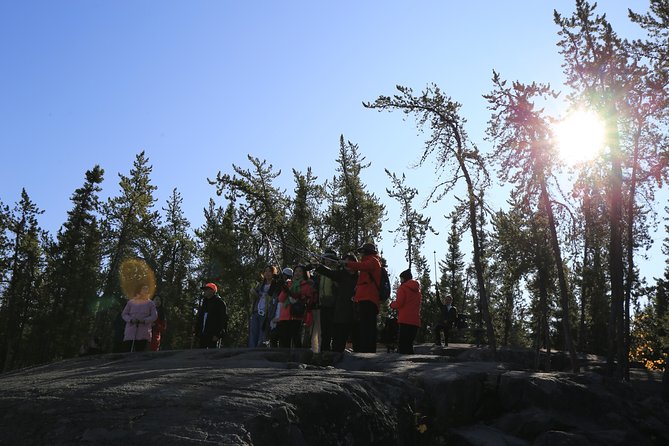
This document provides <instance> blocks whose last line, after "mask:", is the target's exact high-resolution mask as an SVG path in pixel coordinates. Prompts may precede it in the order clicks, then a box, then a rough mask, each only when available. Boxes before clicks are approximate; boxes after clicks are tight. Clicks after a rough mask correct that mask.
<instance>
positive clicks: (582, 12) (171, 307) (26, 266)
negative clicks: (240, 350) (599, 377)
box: [0, 0, 669, 379]
mask: <svg viewBox="0 0 669 446" xmlns="http://www.w3.org/2000/svg"><path fill="white" fill-rule="evenodd" d="M630 19H631V20H632V21H634V22H635V23H637V24H639V26H641V27H642V29H644V30H645V31H647V39H645V40H638V41H628V40H626V39H624V38H621V37H619V36H618V35H617V34H616V33H615V31H614V30H613V28H612V27H611V25H610V23H609V22H608V21H607V19H606V17H605V16H600V15H598V14H597V12H596V8H595V5H591V4H589V3H588V2H586V1H583V0H576V2H575V11H574V13H573V14H572V15H570V16H562V15H560V14H558V13H557V12H555V16H554V21H555V23H556V25H557V27H558V36H559V39H560V40H559V42H558V47H559V48H560V54H562V55H563V57H564V64H563V67H564V72H565V75H566V79H567V82H566V85H565V87H566V88H567V89H568V90H567V94H566V100H567V102H568V103H569V104H570V106H572V107H573V108H577V107H584V108H588V109H591V110H593V111H596V112H597V113H598V114H599V115H600V116H601V117H602V118H603V119H604V121H605V125H606V148H607V150H606V152H605V154H604V155H603V156H602V157H600V158H599V159H596V160H594V161H592V162H589V163H585V164H583V165H581V166H578V167H577V168H576V169H575V172H574V174H575V178H576V181H575V182H574V184H573V187H572V190H571V191H569V192H565V191H563V190H562V189H561V188H560V183H559V182H558V175H559V174H560V173H561V172H562V171H563V166H561V163H560V160H559V159H558V157H557V153H556V144H555V137H554V135H553V131H552V123H553V122H554V121H555V119H556V118H555V117H554V116H550V115H549V114H548V113H547V112H546V111H545V110H546V105H548V104H551V102H552V101H555V100H557V97H558V95H560V94H561V92H558V91H555V90H554V89H552V87H551V86H549V85H544V84H541V83H538V82H532V83H522V82H520V81H513V82H509V81H507V80H505V79H504V78H503V77H502V75H501V74H500V73H497V72H493V76H492V80H491V91H490V92H489V93H487V94H484V97H485V99H486V100H487V101H488V104H489V110H490V112H491V117H490V120H489V123H488V128H487V132H486V134H487V142H488V143H489V144H490V147H489V150H487V151H485V152H482V151H480V150H479V148H478V147H477V146H476V145H475V144H474V143H473V142H472V141H471V140H470V139H469V136H468V134H467V132H466V119H465V117H463V116H461V114H460V108H461V105H460V104H459V103H457V102H455V101H454V100H453V99H452V98H451V97H449V96H448V95H447V94H445V93H444V92H443V91H442V90H441V89H440V88H439V87H438V86H436V85H428V86H427V87H426V88H425V89H424V90H423V91H421V92H420V93H414V91H413V90H412V89H411V88H408V87H404V86H397V92H396V94H395V95H393V96H380V97H379V98H377V99H376V100H375V101H371V102H363V105H364V106H365V107H367V108H370V109H376V110H378V111H400V112H402V113H404V114H405V115H407V116H410V117H413V118H415V120H416V125H417V126H418V128H419V129H420V130H423V129H424V128H427V129H428V130H429V132H426V134H427V135H428V136H427V138H426V140H425V147H424V149H423V151H422V153H421V154H420V161H419V163H418V167H420V166H423V165H425V164H429V165H431V166H433V167H434V169H435V174H436V179H435V184H434V187H433V188H432V190H431V191H430V192H429V194H428V195H427V198H426V199H425V200H424V202H423V204H422V205H421V204H420V203H418V191H417V190H416V189H415V188H413V187H411V185H408V184H406V178H405V177H404V176H401V177H399V176H397V175H396V174H395V173H393V172H389V171H386V173H387V175H388V179H389V184H390V186H389V187H388V188H386V194H387V196H388V197H389V198H391V199H395V200H397V201H398V203H399V205H400V212H401V215H400V217H399V219H398V220H397V227H395V228H393V229H391V230H390V232H393V233H394V234H395V242H396V243H401V244H403V245H404V246H406V249H405V258H406V260H407V262H408V263H409V265H410V266H411V267H413V268H414V270H415V272H416V273H417V274H416V276H417V278H418V280H419V282H420V283H421V286H422V289H423V296H424V302H423V327H421V330H420V331H419V336H418V340H419V341H424V340H426V339H427V340H431V338H430V333H429V327H430V326H431V325H432V324H433V323H434V322H435V318H436V317H437V315H438V302H437V299H436V294H435V286H436V288H438V289H439V290H440V291H441V293H442V294H444V293H448V294H450V295H452V296H453V298H454V303H455V305H456V306H457V307H458V308H459V309H460V310H461V312H464V313H469V314H471V315H475V316H477V318H478V319H476V318H475V320H476V321H477V322H476V323H477V324H478V325H479V327H480V329H481V330H482V331H483V332H484V333H485V337H486V341H487V343H488V345H489V346H490V348H491V349H492V350H493V352H496V350H497V349H498V348H500V347H506V346H524V347H531V348H534V349H535V350H536V352H537V356H536V357H537V363H536V367H537V369H539V368H541V369H545V370H549V369H550V352H551V350H552V349H560V350H565V351H566V352H568V354H569V356H570V359H571V361H572V369H573V370H574V371H578V370H579V368H580V364H579V355H578V353H577V352H584V353H593V354H598V355H604V356H606V358H607V362H608V364H609V373H610V374H611V375H612V376H616V377H618V378H626V379H629V367H630V365H631V363H638V364H641V365H643V366H645V367H647V368H651V369H665V371H666V369H667V368H666V365H665V364H666V349H667V347H668V340H667V330H668V329H669V314H668V312H667V295H668V294H669V268H667V269H665V275H664V277H662V278H660V279H657V280H656V283H654V284H647V283H645V282H644V281H642V280H641V279H640V275H639V271H638V266H637V265H636V263H635V259H637V258H638V256H639V255H643V252H644V250H647V249H648V247H649V246H650V245H651V244H652V243H653V241H652V239H651V237H650V233H651V229H653V228H654V227H655V226H656V225H657V224H658V218H659V217H658V215H657V212H656V211H655V207H654V204H655V192H656V191H657V189H658V188H661V187H663V186H664V183H665V182H666V180H667V173H668V172H669V171H668V169H667V159H668V155H667V154H668V153H669V150H668V144H667V143H668V141H669V140H668V133H667V128H668V126H667V124H668V122H669V121H668V118H669V114H668V111H669V107H668V106H667V105H668V104H669V94H668V93H669V54H668V53H669V33H667V29H669V27H668V25H669V0H651V1H650V10H649V12H648V13H646V14H643V15H642V14H636V13H634V12H633V11H630ZM248 161H249V166H248V167H242V166H236V165H233V166H232V173H221V172H219V173H218V175H217V176H216V178H215V179H214V180H211V184H212V185H213V186H215V189H216V193H217V195H218V196H221V197H223V199H224V205H217V204H216V202H215V201H214V200H213V199H212V200H210V202H209V206H208V207H207V208H206V209H205V210H204V216H205V222H204V224H203V225H202V226H201V227H200V228H192V227H191V224H190V222H189V221H188V219H187V218H186V217H185V216H184V214H183V211H182V208H181V205H182V198H181V195H180V194H179V192H178V191H177V190H176V189H173V192H172V195H171V196H170V198H169V199H168V200H167V201H166V203H165V204H164V206H163V207H161V208H160V210H158V209H156V206H157V204H156V200H155V199H154V193H155V191H156V186H154V185H153V184H152V183H151V171H152V167H151V165H150V164H149V160H148V158H147V157H146V155H145V153H144V152H141V153H139V154H138V155H137V157H136V159H135V161H134V164H133V167H132V169H131V170H130V172H129V174H128V175H124V174H119V191H118V195H116V196H114V197H111V198H109V199H108V200H107V201H106V202H104V203H101V202H100V200H99V193H100V191H101V184H102V183H103V180H104V171H103V169H102V168H100V167H99V166H94V167H93V168H92V169H91V170H89V171H87V172H86V174H85V181H84V184H83V185H82V187H80V188H78V189H77V190H76V191H74V193H73V195H72V197H71V201H72V208H71V210H70V211H69V212H68V215H67V220H66V222H65V223H64V224H63V226H62V227H61V228H60V230H59V231H58V233H57V234H55V236H53V235H51V234H48V233H47V232H45V231H43V230H42V229H41V228H40V227H39V225H38V223H37V216H38V215H40V213H41V212H42V211H41V210H40V209H39V207H38V205H37V204H35V203H33V202H32V201H31V199H30V197H29V196H28V194H27V192H26V191H25V189H24V190H23V191H22V193H21V199H20V200H19V201H18V202H17V203H16V204H15V205H14V207H13V208H11V209H10V208H9V206H8V205H5V204H3V203H1V202H0V335H1V336H2V337H1V339H3V342H2V343H0V369H1V370H5V371H6V370H11V369H14V368H17V367H23V366H27V365H31V364H37V363H43V362H49V361H54V360H58V359H62V358H68V357H73V356H76V355H77V354H78V352H79V349H80V347H81V346H82V345H86V344H87V343H88V341H89V340H90V338H91V337H98V338H99V339H100V340H101V341H102V344H103V348H106V349H108V348H109V346H110V345H111V334H112V332H113V321H114V318H115V317H116V316H117V314H118V313H119V312H120V311H121V309H122V308H123V307H122V305H123V304H124V296H123V293H122V291H121V288H120V283H119V274H118V272H119V268H120V265H121V263H122V262H123V260H125V259H127V258H141V259H143V260H144V261H146V262H147V264H148V265H149V266H150V267H151V268H152V269H153V271H154V272H155V275H156V278H157V281H158V282H157V294H159V295H160V296H161V300H162V303H163V306H164V308H165V309H166V312H167V314H168V317H169V321H168V324H169V325H168V330H167V332H166V333H165V337H164V341H163V346H164V348H167V349H176V348H188V347H189V346H191V347H192V342H193V341H192V327H193V319H194V313H195V310H196V309H197V306H198V296H199V285H200V284H201V283H202V282H206V281H213V282H216V283H217V284H218V285H219V287H220V289H221V294H222V295H223V296H224V297H225V298H226V301H227V302H228V310H229V313H230V315H231V320H230V324H229V327H230V339H229V340H228V342H229V344H230V345H245V339H246V336H247V320H248V315H249V310H250V309H249V308H248V305H247V301H246V298H245V296H246V295H247V292H248V289H249V288H251V287H252V286H253V285H254V283H255V281H256V280H257V279H258V274H259V272H260V271H261V270H262V269H263V267H264V266H265V265H266V264H275V263H279V265H278V266H286V265H294V264H296V263H298V262H300V261H304V260H305V254H306V253H309V252H318V251H321V250H324V249H326V248H330V247H334V248H335V249H336V250H337V251H339V252H340V254H344V253H347V252H351V251H354V250H355V248H356V247H358V246H359V245H360V244H362V243H363V242H366V241H375V240H378V238H379V235H380V234H381V233H382V231H383V229H384V228H383V223H384V221H385V216H386V210H385V207H384V206H383V204H382V203H381V200H380V198H379V197H378V196H377V195H375V193H374V192H373V191H370V190H369V188H368V187H367V186H366V185H365V183H364V182H363V180H362V177H363V172H364V170H365V169H366V168H368V167H369V166H370V163H368V162H366V160H365V157H364V156H363V155H362V154H361V151H360V149H359V147H358V146H357V145H356V144H354V143H352V142H350V141H346V140H345V139H344V136H343V135H342V136H341V137H340V141H339V154H338V158H337V160H336V170H335V174H334V175H333V176H332V178H328V179H326V180H325V181H319V179H318V177H316V176H315V175H314V174H313V172H312V171H311V169H307V171H306V172H300V171H297V170H294V169H293V171H292V177H293V182H294V189H293V191H292V193H291V194H288V193H287V192H286V191H285V190H282V189H280V188H279V187H277V186H276V183H277V181H276V180H277V178H279V176H280V175H281V172H280V171H276V170H275V169H274V168H273V166H272V165H271V164H269V163H268V162H267V161H266V160H260V159H258V158H254V157H252V156H250V155H249V156H248ZM491 172H495V173H496V177H495V178H491ZM493 179H494V180H497V181H499V182H502V183H504V184H508V185H511V186H512V191H511V193H510V196H509V198H508V202H507V206H508V208H507V209H505V210H494V209H492V208H491V206H490V204H489V203H488V201H487V196H488V193H489V192H490V190H491V188H492V187H493V184H494V181H493ZM460 192H462V194H463V195H462V196H461V197H460V196H458V198H457V204H456V206H455V208H454V209H450V210H448V211H447V212H445V214H446V215H445V216H444V219H445V220H446V222H447V225H448V227H449V228H450V230H449V233H448V235H447V238H446V240H445V247H444V248H445V249H444V251H446V252H447V254H446V256H445V257H444V258H443V259H440V261H439V264H438V271H431V270H430V266H429V261H428V257H427V255H429V253H426V252H425V238H426V235H427V234H428V232H433V233H435V232H436V231H435V230H434V228H433V222H432V221H431V220H430V219H429V218H426V217H425V216H424V215H423V214H422V213H421V212H420V211H421V209H422V208H424V207H425V206H428V205H435V204H439V203H440V202H441V200H442V199H443V198H444V197H445V196H447V195H449V196H450V195H453V194H455V193H460ZM665 209H666V208H665ZM665 229H666V230H667V231H669V227H667V226H665ZM465 241H468V242H469V243H470V244H471V246H470V249H471V254H472V255H471V257H472V261H471V263H470V264H468V263H467V262H465V260H464V259H465V254H464V251H465V250H466V249H467V248H466V247H465V246H463V243H464V242H465ZM663 252H664V254H665V255H668V256H669V237H667V238H665V240H664V243H663ZM435 261H436V259H435ZM665 261H666V260H665ZM432 273H434V277H435V280H436V284H435V283H434V282H433V281H432V280H431V277H432ZM231 277H234V278H235V279H234V280H229V279H228V278H231ZM644 301H646V302H647V304H646V305H642V303H643V302H644ZM386 313H387V308H385V307H384V308H383V309H382V316H385V314H386ZM541 350H544V351H547V352H548V355H540V354H539V352H540V351H541ZM540 357H542V358H546V359H545V360H544V361H543V363H539V358H540Z"/></svg>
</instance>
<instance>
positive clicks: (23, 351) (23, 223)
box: [0, 189, 44, 371]
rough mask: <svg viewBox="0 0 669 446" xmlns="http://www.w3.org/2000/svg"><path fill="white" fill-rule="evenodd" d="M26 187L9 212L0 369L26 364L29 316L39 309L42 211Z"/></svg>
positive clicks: (42, 259)
mask: <svg viewBox="0 0 669 446" xmlns="http://www.w3.org/2000/svg"><path fill="white" fill-rule="evenodd" d="M42 213H43V211H42V210H40V209H39V208H38V207H37V205H36V204H35V203H33V202H32V201H31V199H30V197H29V196H28V193H27V192H26V190H25V189H23V190H22V191H21V199H20V200H19V202H18V203H17V204H16V206H15V207H14V209H13V211H12V213H11V215H10V216H9V224H8V226H9V240H10V243H11V248H10V253H9V254H10V257H9V271H8V273H9V276H10V278H9V283H8V284H7V287H6V288H5V289H4V290H3V295H2V306H0V339H2V342H1V343H0V369H2V370H3V371H7V370H11V369H13V368H16V367H20V366H23V365H26V364H25V358H26V357H27V356H28V355H29V354H30V352H29V346H26V345H25V343H24V338H25V336H26V334H29V332H30V329H31V328H32V327H31V326H30V317H31V316H32V315H33V313H34V312H35V311H36V310H37V308H36V302H37V299H38V293H39V292H40V285H41V281H42V278H43V268H44V258H43V244H42V237H43V235H44V234H43V231H42V230H41V229H40V228H39V225H38V222H37V216H38V215H40V214H42Z"/></svg>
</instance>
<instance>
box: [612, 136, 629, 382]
mask: <svg viewBox="0 0 669 446" xmlns="http://www.w3.org/2000/svg"><path fill="white" fill-rule="evenodd" d="M611 127H612V126H611V125H609V128H611ZM613 128H614V129H615V128H616V127H615V125H614V126H613ZM609 140H610V141H611V143H610V144H609V147H610V150H611V172H610V174H609V187H610V192H609V193H610V196H609V200H610V203H609V206H610V207H609V209H610V211H609V212H610V213H609V225H610V231H611V235H610V237H611V238H610V245H609V253H610V256H611V260H610V262H609V268H610V277H611V315H610V319H609V322H610V323H609V357H608V361H609V371H610V372H612V373H613V375H614V376H615V377H616V378H618V379H622V378H623V361H624V356H625V340H624V320H623V302H624V294H625V290H624V284H623V282H624V277H623V269H624V266H623V249H622V237H621V227H620V226H621V223H622V181H623V174H622V166H621V153H620V146H619V143H618V137H617V135H610V137H609ZM614 362H615V368H614Z"/></svg>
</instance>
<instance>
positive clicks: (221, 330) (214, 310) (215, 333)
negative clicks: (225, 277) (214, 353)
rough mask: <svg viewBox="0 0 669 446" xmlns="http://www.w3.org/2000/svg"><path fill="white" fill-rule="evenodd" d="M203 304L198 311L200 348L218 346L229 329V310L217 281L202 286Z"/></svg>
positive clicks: (197, 330)
mask: <svg viewBox="0 0 669 446" xmlns="http://www.w3.org/2000/svg"><path fill="white" fill-rule="evenodd" d="M201 290H202V297H203V299H202V304H201V306H200V309H199V310H198V313H197V324H196V326H195V328H196V334H197V336H198V337H199V338H200V348H217V347H218V341H219V340H220V339H221V338H223V335H224V334H225V332H226V331H227V330H228V310H227V307H226V305H225V302H224V301H223V299H221V296H219V295H218V287H217V286H216V284H215V283H207V284H206V285H204V286H202V288H201Z"/></svg>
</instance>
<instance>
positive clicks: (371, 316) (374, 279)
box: [342, 243, 381, 353]
mask: <svg viewBox="0 0 669 446" xmlns="http://www.w3.org/2000/svg"><path fill="white" fill-rule="evenodd" d="M358 252H359V253H361V254H362V259H361V260H360V261H359V262H354V261H351V260H348V261H343V262H342V264H343V265H344V267H346V268H348V269H351V270H355V271H360V274H359V275H358V281H357V283H356V286H355V296H354V297H353V301H354V302H356V303H357V305H358V310H359V316H360V322H359V328H360V336H359V338H358V343H359V346H360V350H359V351H360V352H361V353H376V319H377V315H378V314H379V303H380V299H379V289H378V286H377V284H379V283H381V258H380V257H379V255H378V253H377V251H376V246H374V244H372V243H365V244H364V245H362V246H361V247H360V248H359V249H358Z"/></svg>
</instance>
